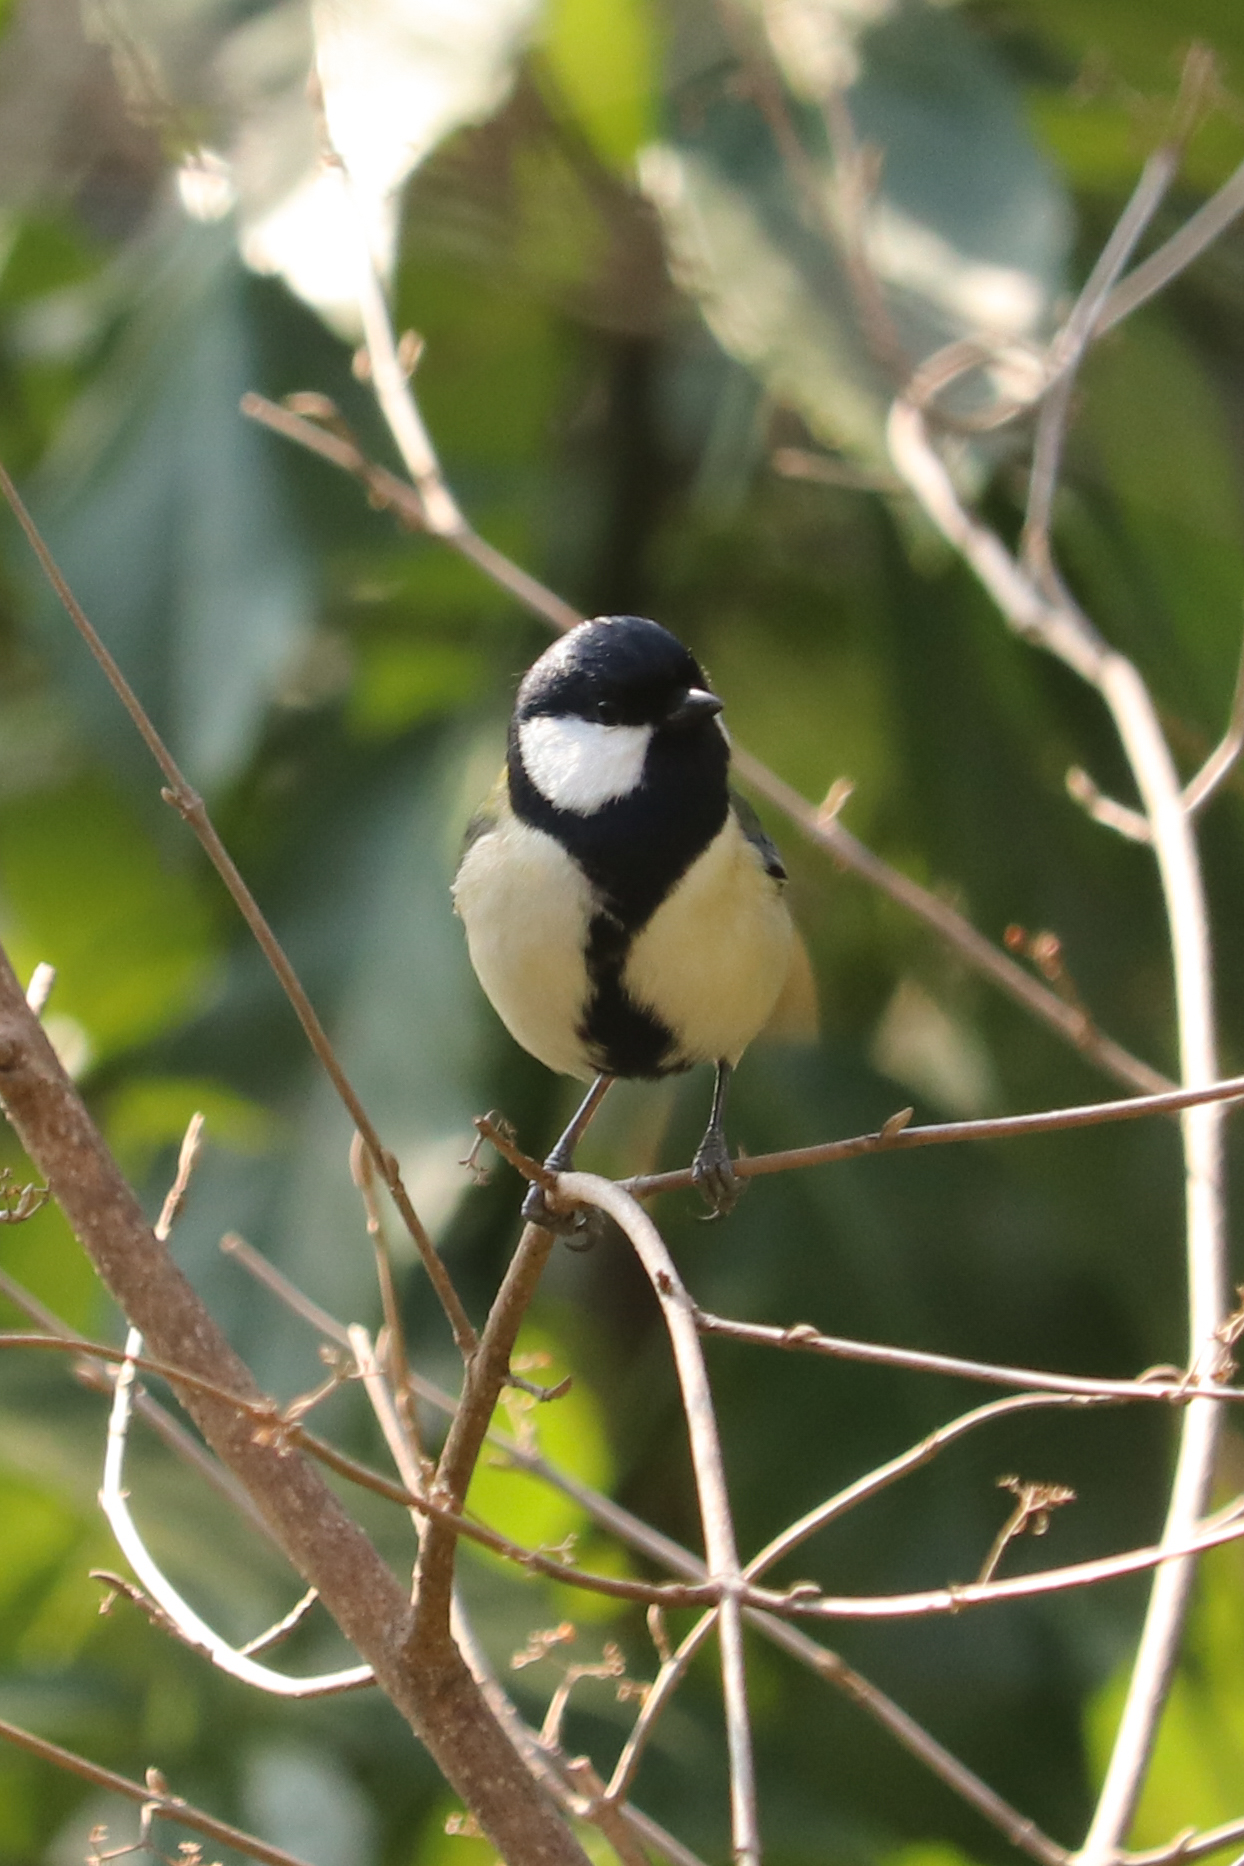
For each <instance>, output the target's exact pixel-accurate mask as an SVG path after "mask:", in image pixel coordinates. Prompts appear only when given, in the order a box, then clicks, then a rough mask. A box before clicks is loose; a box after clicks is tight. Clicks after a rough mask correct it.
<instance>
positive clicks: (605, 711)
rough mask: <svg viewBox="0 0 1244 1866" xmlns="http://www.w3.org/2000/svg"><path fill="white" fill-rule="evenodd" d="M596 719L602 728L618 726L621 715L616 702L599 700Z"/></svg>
mask: <svg viewBox="0 0 1244 1866" xmlns="http://www.w3.org/2000/svg"><path fill="white" fill-rule="evenodd" d="M596 717H597V719H598V720H599V721H600V723H601V725H602V726H616V725H617V723H618V720H619V718H620V717H621V715H620V713H619V712H618V708H617V706H616V704H615V703H614V701H612V700H597V702H596Z"/></svg>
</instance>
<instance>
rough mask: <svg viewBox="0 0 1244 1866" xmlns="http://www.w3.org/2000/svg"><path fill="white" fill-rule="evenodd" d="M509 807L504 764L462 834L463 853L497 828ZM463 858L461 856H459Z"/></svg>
mask: <svg viewBox="0 0 1244 1866" xmlns="http://www.w3.org/2000/svg"><path fill="white" fill-rule="evenodd" d="M508 809H509V797H508V796H507V794H506V768H505V766H504V765H502V767H501V770H500V772H499V773H498V776H497V781H496V783H495V784H494V785H493V787H492V789H491V790H490V791H489V793H488V795H487V796H486V797H485V799H484V801H483V803H482V804H481V805H480V807H479V809H478V810H477V811H476V812H475V815H474V816H473V817H472V818H471V820H470V822H469V823H468V824H467V826H466V829H465V830H464V832H463V836H462V855H465V854H466V852H467V850H468V849H469V848H471V846H472V845H473V844H474V843H477V842H478V841H479V839H480V837H481V836H486V835H487V834H488V831H489V830H490V829H495V828H496V826H497V824H498V822H499V821H500V819H501V817H502V816H504V814H505V813H506V811H507V810H508ZM459 860H461V856H460V857H459Z"/></svg>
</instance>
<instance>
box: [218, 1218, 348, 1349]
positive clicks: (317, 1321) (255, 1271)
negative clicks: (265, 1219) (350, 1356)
mask: <svg viewBox="0 0 1244 1866" xmlns="http://www.w3.org/2000/svg"><path fill="white" fill-rule="evenodd" d="M220 1248H221V1250H222V1251H223V1252H224V1253H225V1255H226V1257H232V1258H233V1260H234V1262H235V1263H238V1264H240V1265H241V1267H242V1269H244V1270H245V1271H246V1272H247V1274H248V1276H253V1277H254V1278H255V1281H256V1282H257V1283H262V1284H263V1286H264V1288H265V1289H270V1290H271V1291H272V1293H273V1295H274V1296H275V1297H276V1298H277V1300H278V1302H283V1303H284V1304H285V1306H286V1308H287V1309H290V1310H291V1311H292V1312H293V1313H294V1314H295V1315H297V1316H299V1317H301V1319H302V1320H303V1321H304V1322H309V1323H310V1325H311V1327H312V1328H314V1329H315V1330H316V1332H317V1334H321V1335H325V1336H327V1338H328V1340H330V1341H335V1342H336V1343H337V1345H338V1347H342V1348H348V1347H349V1345H350V1333H349V1330H348V1329H347V1328H346V1326H345V1324H344V1323H343V1322H339V1321H337V1319H336V1318H335V1316H331V1315H330V1314H329V1313H328V1310H327V1309H321V1307H320V1305H319V1304H318V1303H317V1302H312V1300H311V1298H310V1296H304V1295H303V1293H302V1291H301V1290H300V1289H298V1288H296V1287H295V1285H294V1284H293V1283H291V1282H290V1280H289V1278H288V1277H286V1276H282V1274H281V1272H280V1271H279V1270H278V1269H277V1267H276V1265H275V1264H272V1263H269V1262H268V1259H267V1258H266V1257H264V1256H262V1255H261V1254H260V1252H259V1251H257V1250H256V1249H255V1248H254V1246H253V1245H251V1244H248V1243H247V1242H246V1239H245V1238H244V1237H239V1235H238V1233H237V1232H236V1231H226V1233H225V1235H224V1237H222V1238H221V1240H220Z"/></svg>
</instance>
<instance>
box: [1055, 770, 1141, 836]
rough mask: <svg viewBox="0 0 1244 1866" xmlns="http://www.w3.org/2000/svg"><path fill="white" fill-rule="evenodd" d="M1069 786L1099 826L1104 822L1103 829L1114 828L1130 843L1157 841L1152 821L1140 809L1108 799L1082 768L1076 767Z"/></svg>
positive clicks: (1068, 790) (1069, 793) (1068, 780)
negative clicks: (1150, 824) (1153, 834)
mask: <svg viewBox="0 0 1244 1866" xmlns="http://www.w3.org/2000/svg"><path fill="white" fill-rule="evenodd" d="M1066 784H1067V795H1068V796H1069V797H1071V798H1072V799H1073V800H1074V801H1075V802H1076V803H1078V804H1079V806H1080V808H1081V809H1082V810H1083V811H1084V812H1085V813H1086V815H1088V816H1091V817H1092V819H1093V821H1094V822H1095V823H1100V824H1101V826H1102V828H1103V829H1113V830H1114V832H1115V833H1116V835H1119V836H1126V837H1127V839H1128V841H1129V842H1146V843H1147V842H1151V841H1152V840H1153V838H1152V836H1151V835H1150V832H1149V818H1148V817H1147V816H1144V815H1142V813H1141V812H1140V811H1139V810H1133V809H1132V808H1131V806H1130V805H1129V804H1126V803H1119V801H1118V800H1117V798H1114V797H1107V796H1106V794H1105V792H1104V791H1102V790H1100V789H1099V788H1098V786H1097V784H1096V782H1095V781H1094V780H1093V779H1092V778H1091V777H1090V776H1089V774H1088V772H1087V771H1085V770H1083V769H1082V768H1081V767H1080V766H1079V765H1072V767H1071V769H1070V770H1069V771H1068V773H1067V778H1066Z"/></svg>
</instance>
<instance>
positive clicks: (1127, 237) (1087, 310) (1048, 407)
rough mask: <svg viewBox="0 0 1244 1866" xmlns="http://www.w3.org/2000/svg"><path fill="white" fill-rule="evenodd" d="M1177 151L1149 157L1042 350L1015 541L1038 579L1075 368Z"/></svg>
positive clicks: (1169, 148)
mask: <svg viewBox="0 0 1244 1866" xmlns="http://www.w3.org/2000/svg"><path fill="white" fill-rule="evenodd" d="M1181 153H1182V151H1181V148H1180V146H1179V144H1178V143H1174V142H1168V143H1164V144H1163V145H1162V147H1161V148H1159V149H1155V150H1154V152H1153V154H1152V155H1151V156H1150V157H1149V160H1148V161H1147V162H1146V163H1145V166H1144V169H1143V170H1142V172H1141V176H1140V180H1139V181H1138V182H1137V184H1136V187H1135V189H1134V190H1133V192H1132V198H1131V200H1130V201H1129V202H1128V204H1127V206H1126V208H1125V209H1124V210H1123V213H1122V214H1121V215H1120V217H1119V219H1118V221H1117V222H1116V223H1115V227H1114V230H1113V232H1112V233H1111V235H1110V238H1109V239H1108V240H1107V241H1106V244H1105V246H1104V247H1103V248H1102V250H1101V252H1100V254H1099V255H1098V259H1097V263H1096V265H1095V266H1094V267H1093V269H1092V271H1091V272H1090V273H1089V276H1088V279H1087V281H1086V283H1085V285H1084V289H1083V290H1082V291H1081V293H1080V296H1079V298H1078V299H1077V301H1076V304H1075V306H1074V308H1073V309H1072V312H1071V315H1070V317H1069V318H1068V319H1067V321H1066V323H1065V324H1064V325H1063V327H1062V329H1061V330H1060V331H1059V333H1058V335H1057V337H1056V338H1055V339H1054V341H1053V343H1052V344H1051V345H1050V348H1049V351H1048V353H1047V354H1048V368H1049V371H1050V375H1051V377H1052V384H1051V387H1050V388H1049V389H1048V390H1047V392H1046V394H1045V397H1044V399H1043V400H1042V403H1041V412H1040V415H1039V416H1038V418H1037V432H1036V438H1035V440H1034V443H1033V452H1032V468H1031V474H1030V478H1029V483H1028V510H1027V513H1026V514H1025V518H1024V533H1023V540H1022V545H1021V555H1022V557H1023V558H1024V561H1025V562H1026V563H1027V564H1028V566H1029V568H1030V569H1032V570H1033V571H1034V573H1035V574H1037V575H1038V577H1040V578H1041V579H1044V578H1045V576H1046V575H1047V574H1048V573H1049V571H1050V568H1051V561H1050V548H1049V544H1050V520H1051V517H1052V514H1053V507H1054V490H1055V487H1056V486H1057V484H1058V472H1059V466H1060V463H1061V460H1062V449H1063V438H1064V435H1065V433H1066V428H1067V416H1068V413H1069V411H1070V408H1071V393H1072V389H1073V388H1074V386H1075V378H1076V372H1077V371H1078V369H1079V367H1080V364H1081V362H1082V361H1083V359H1084V356H1085V353H1086V352H1087V350H1088V347H1089V344H1090V343H1091V342H1092V338H1093V328H1094V325H1095V324H1096V322H1097V319H1098V317H1099V316H1100V314H1101V310H1102V307H1103V305H1104V304H1105V302H1106V300H1107V298H1108V297H1109V296H1110V293H1111V291H1112V290H1113V289H1114V286H1115V284H1116V282H1117V280H1118V278H1119V275H1120V274H1121V273H1122V271H1123V268H1124V266H1126V264H1127V262H1128V260H1129V259H1130V258H1131V255H1132V253H1133V252H1134V251H1135V249H1136V243H1137V241H1138V240H1139V239H1140V237H1141V235H1142V234H1143V233H1144V230H1145V228H1146V227H1147V226H1148V225H1149V223H1150V221H1151V220H1152V219H1153V216H1154V215H1155V214H1156V213H1157V211H1158V208H1159V207H1160V206H1161V204H1162V201H1163V199H1164V197H1165V195H1166V193H1167V190H1168V189H1169V188H1170V185H1171V183H1172V182H1173V181H1174V179H1175V176H1176V173H1177V172H1178V169H1179V162H1180V156H1181Z"/></svg>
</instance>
